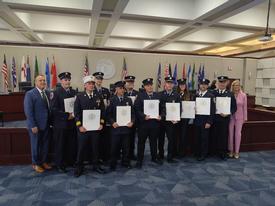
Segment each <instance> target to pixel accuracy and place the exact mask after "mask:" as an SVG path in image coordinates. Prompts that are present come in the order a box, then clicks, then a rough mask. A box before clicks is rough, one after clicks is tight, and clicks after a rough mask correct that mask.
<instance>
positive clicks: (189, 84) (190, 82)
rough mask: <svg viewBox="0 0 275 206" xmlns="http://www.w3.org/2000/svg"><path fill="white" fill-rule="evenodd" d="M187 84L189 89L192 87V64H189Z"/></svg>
mask: <svg viewBox="0 0 275 206" xmlns="http://www.w3.org/2000/svg"><path fill="white" fill-rule="evenodd" d="M187 85H188V89H190V90H191V89H192V78H191V64H189V67H188V72H187Z"/></svg>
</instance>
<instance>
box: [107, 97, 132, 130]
mask: <svg viewBox="0 0 275 206" xmlns="http://www.w3.org/2000/svg"><path fill="white" fill-rule="evenodd" d="M117 106H131V121H132V122H133V123H135V112H134V108H133V104H132V100H131V99H130V98H129V97H123V101H122V102H120V101H119V98H118V96H116V95H115V96H113V97H112V98H111V100H110V105H109V107H108V108H107V119H108V122H109V123H110V125H113V123H115V122H116V107H117ZM112 129H113V132H114V133H115V134H127V133H130V132H131V128H129V127H126V126H122V127H117V128H113V127H112Z"/></svg>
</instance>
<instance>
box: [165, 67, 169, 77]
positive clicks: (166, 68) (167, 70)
mask: <svg viewBox="0 0 275 206" xmlns="http://www.w3.org/2000/svg"><path fill="white" fill-rule="evenodd" d="M168 76H169V65H168V64H166V65H165V68H164V78H165V77H168Z"/></svg>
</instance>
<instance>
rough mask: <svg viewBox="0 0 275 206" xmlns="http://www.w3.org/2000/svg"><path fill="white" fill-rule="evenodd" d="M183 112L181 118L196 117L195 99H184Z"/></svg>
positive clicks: (182, 103)
mask: <svg viewBox="0 0 275 206" xmlns="http://www.w3.org/2000/svg"><path fill="white" fill-rule="evenodd" d="M181 105H182V113H181V118H183V119H194V118H195V113H196V110H195V107H196V102H195V101H182V102H181Z"/></svg>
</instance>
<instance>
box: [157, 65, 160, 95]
mask: <svg viewBox="0 0 275 206" xmlns="http://www.w3.org/2000/svg"><path fill="white" fill-rule="evenodd" d="M159 89H161V64H160V63H159V68H158V76H157V89H156V91H159Z"/></svg>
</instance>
